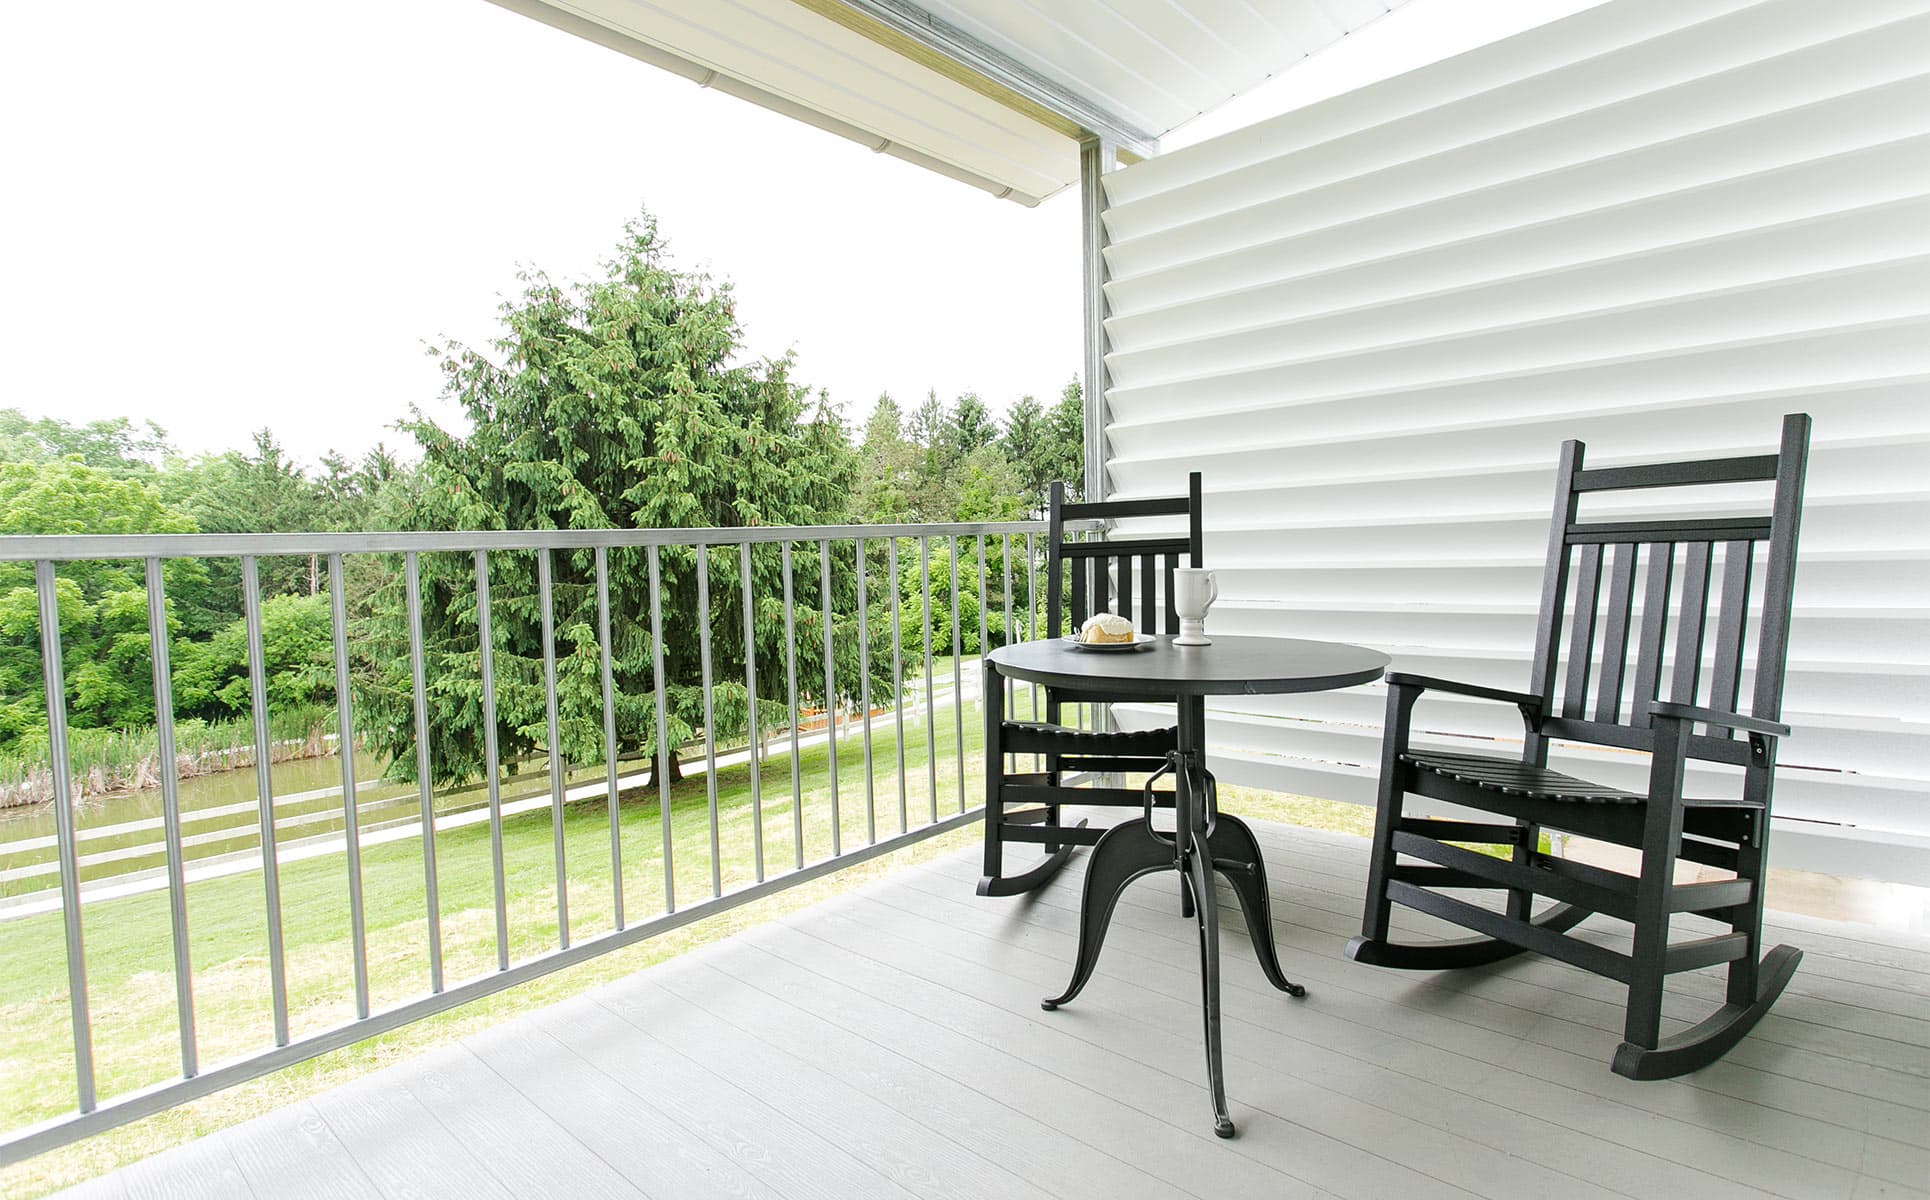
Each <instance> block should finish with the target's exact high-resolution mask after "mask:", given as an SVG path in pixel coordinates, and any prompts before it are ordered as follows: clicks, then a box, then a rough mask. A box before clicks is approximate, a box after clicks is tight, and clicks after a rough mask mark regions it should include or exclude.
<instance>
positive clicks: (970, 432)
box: [946, 392, 998, 462]
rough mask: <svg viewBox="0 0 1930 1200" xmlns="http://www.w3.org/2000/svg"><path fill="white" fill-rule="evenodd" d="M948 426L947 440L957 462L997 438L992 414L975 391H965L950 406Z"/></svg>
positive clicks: (996, 428)
mask: <svg viewBox="0 0 1930 1200" xmlns="http://www.w3.org/2000/svg"><path fill="white" fill-rule="evenodd" d="M948 426H949V427H948V428H947V430H946V436H947V440H948V441H949V442H950V443H951V450H952V455H953V457H954V458H955V459H956V460H957V461H959V462H963V461H964V460H965V459H967V458H970V457H971V456H972V454H974V453H975V452H976V451H978V450H979V449H980V448H981V447H984V446H989V445H991V444H992V443H993V442H995V441H997V440H998V426H997V425H995V424H993V422H992V414H991V413H990V412H989V411H988V410H987V409H986V407H985V402H984V401H983V400H980V399H979V398H978V393H976V392H966V393H965V394H964V395H962V396H960V397H959V398H958V403H957V404H955V405H954V406H953V407H952V413H951V420H950V421H949V422H948Z"/></svg>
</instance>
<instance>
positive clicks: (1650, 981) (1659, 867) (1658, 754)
mask: <svg viewBox="0 0 1930 1200" xmlns="http://www.w3.org/2000/svg"><path fill="white" fill-rule="evenodd" d="M1674 725H1675V728H1674V730H1673V732H1674V736H1669V735H1670V732H1671V731H1670V730H1667V729H1658V730H1657V736H1656V739H1655V749H1654V752H1653V753H1652V754H1651V756H1650V758H1649V796H1648V805H1647V807H1646V811H1645V812H1644V814H1643V817H1642V846H1641V849H1642V874H1641V876H1640V878H1639V879H1637V881H1636V884H1635V921H1634V925H1635V944H1634V946H1633V947H1632V953H1631V955H1630V961H1629V984H1628V1018H1627V1023H1626V1024H1625V1025H1624V1027H1623V1034H1622V1039H1623V1041H1624V1042H1625V1043H1627V1044H1630V1045H1634V1046H1637V1047H1640V1048H1642V1049H1649V1050H1652V1049H1654V1048H1655V1047H1656V1045H1657V1043H1658V1042H1659V1041H1660V1039H1661V1035H1662V989H1663V984H1664V982H1665V980H1666V974H1665V972H1666V968H1667V959H1668V954H1669V894H1670V893H1671V892H1673V891H1674V890H1675V859H1676V854H1677V851H1678V849H1679V848H1680V846H1681V844H1682V804H1681V801H1680V799H1679V797H1680V796H1681V795H1682V777H1683V768H1684V765H1685V762H1686V759H1687V751H1688V740H1689V726H1688V725H1687V724H1684V723H1674Z"/></svg>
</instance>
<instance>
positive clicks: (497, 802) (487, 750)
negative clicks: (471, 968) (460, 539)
mask: <svg viewBox="0 0 1930 1200" xmlns="http://www.w3.org/2000/svg"><path fill="white" fill-rule="evenodd" d="M476 644H477V646H479V647H480V648H481V654H482V661H481V671H482V702H483V770H484V771H486V772H487V775H486V776H485V786H486V790H487V792H488V794H489V865H490V869H491V870H492V871H493V872H494V881H495V888H496V894H495V901H496V969H497V970H498V971H507V970H509V897H508V895H507V893H506V889H505V888H504V885H503V782H502V752H501V747H500V746H498V745H497V739H496V631H495V624H494V622H493V620H492V618H491V614H490V610H489V552H488V551H487V550H478V551H476Z"/></svg>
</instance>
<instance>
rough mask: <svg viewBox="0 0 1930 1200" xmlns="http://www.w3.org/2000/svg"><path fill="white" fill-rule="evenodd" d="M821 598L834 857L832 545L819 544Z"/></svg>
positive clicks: (838, 819) (838, 824)
mask: <svg viewBox="0 0 1930 1200" xmlns="http://www.w3.org/2000/svg"><path fill="white" fill-rule="evenodd" d="M818 589H819V590H818V599H819V600H820V601H821V602H822V606H823V608H824V731H825V739H824V744H825V747H826V748H827V749H828V750H829V752H830V755H831V757H830V767H831V857H832V858H836V857H837V856H838V855H839V854H841V853H843V852H844V827H843V817H842V816H841V815H840V814H839V812H838V700H837V697H838V673H837V659H836V656H835V647H834V645H833V641H832V635H831V543H830V542H829V541H823V542H819V543H818Z"/></svg>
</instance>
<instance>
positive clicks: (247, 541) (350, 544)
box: [0, 521, 1045, 562]
mask: <svg viewBox="0 0 1930 1200" xmlns="http://www.w3.org/2000/svg"><path fill="white" fill-rule="evenodd" d="M1044 529H1045V522H1043V521H964V522H945V523H933V524H925V525H754V526H734V527H729V528H712V529H529V530H507V531H506V530H452V531H447V532H432V533H145V534H93V533H88V534H16V535H9V536H5V537H0V562H33V561H36V560H39V561H56V562H71V561H75V560H88V559H141V558H232V557H235V556H238V555H243V554H252V555H257V556H261V557H273V556H277V555H287V556H291V557H293V556H301V557H306V556H308V555H311V554H399V553H402V552H405V551H409V550H414V551H418V552H422V553H427V552H431V551H450V550H453V551H473V550H540V549H543V548H548V549H551V550H593V549H595V548H597V547H598V546H603V547H608V548H613V549H614V548H617V547H629V546H694V545H700V544H701V545H711V546H735V545H740V544H742V543H745V542H751V543H765V542H819V541H827V540H828V541H844V540H848V539H850V538H860V537H863V538H887V537H951V536H954V535H955V536H959V537H967V536H974V535H979V534H988V535H989V534H1004V533H1036V532H1040V531H1043V530H1044Z"/></svg>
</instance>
